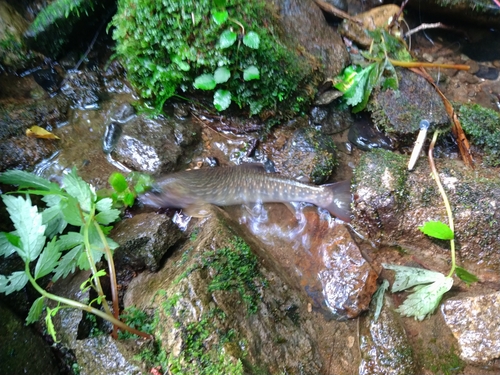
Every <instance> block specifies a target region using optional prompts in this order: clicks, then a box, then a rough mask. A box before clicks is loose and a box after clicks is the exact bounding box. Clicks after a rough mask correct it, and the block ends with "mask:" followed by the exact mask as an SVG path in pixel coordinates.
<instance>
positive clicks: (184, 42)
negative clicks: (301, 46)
mask: <svg viewBox="0 0 500 375" xmlns="http://www.w3.org/2000/svg"><path fill="white" fill-rule="evenodd" d="M221 3H222V5H219V6H218V7H217V6H216V5H215V4H221ZM224 11H227V13H228V18H227V19H226V20H225V21H224V22H222V23H220V24H219V23H217V22H216V21H215V20H214V19H215V17H214V14H218V13H217V12H224ZM275 17H276V16H275V12H274V10H273V9H272V8H271V5H270V4H268V3H267V2H263V1H251V2H244V1H239V0H228V1H227V2H225V1H218V2H212V1H209V0H201V1H198V2H192V1H187V0H180V1H179V0H175V1H174V0H164V1H160V0H155V1H149V0H148V1H146V0H119V2H118V11H117V14H116V15H115V17H114V19H113V22H112V24H113V25H114V26H115V30H114V32H113V38H114V39H115V40H116V42H117V46H116V55H117V56H118V57H119V58H120V60H121V61H122V63H123V64H124V66H125V68H126V69H127V76H128V79H129V80H130V81H131V83H132V84H133V85H134V86H135V88H136V89H137V90H138V92H139V94H140V95H141V97H142V98H144V99H145V100H146V101H147V102H148V104H149V105H151V106H152V107H153V108H154V109H155V111H156V112H161V110H162V107H163V104H164V103H165V101H166V100H167V99H168V98H170V97H172V96H173V95H176V94H185V93H188V94H193V93H195V92H196V93H204V92H203V91H201V90H196V89H195V88H194V86H193V83H194V81H195V79H196V78H197V77H200V76H202V75H207V76H205V77H214V73H215V71H216V69H218V68H221V69H222V70H224V71H225V73H226V74H225V75H226V76H225V77H219V76H215V77H214V80H213V82H212V83H211V85H209V87H208V88H207V87H206V88H205V89H207V90H209V91H208V92H209V93H210V96H212V95H213V93H212V91H213V90H217V91H216V93H215V95H214V99H215V96H216V95H217V94H218V93H219V94H220V93H221V92H225V93H227V92H229V93H230V101H231V102H232V103H236V104H237V105H238V106H239V107H240V108H244V109H245V110H246V111H248V113H249V114H250V115H254V114H258V113H261V112H263V111H265V113H266V117H273V116H278V117H284V116H291V115H293V114H294V113H296V112H299V111H301V110H302V109H303V108H305V106H306V105H307V104H308V103H309V102H310V101H311V99H312V97H313V95H314V94H315V89H314V87H315V86H316V83H317V80H318V77H317V74H318V73H317V68H318V66H317V61H316V60H315V59H314V58H312V57H310V56H309V55H307V54H306V53H300V52H298V51H297V50H296V49H293V48H296V46H294V47H293V48H289V47H287V46H285V45H284V44H283V42H280V40H279V39H278V36H279V35H280V34H281V32H282V31H281V30H279V28H278V27H277V26H275V25H276V24H277V23H276V18H275ZM228 30H232V31H233V32H234V33H235V34H232V38H234V37H236V38H237V39H236V40H235V41H234V43H233V44H231V45H227V44H226V45H224V43H222V44H221V40H222V39H220V38H221V35H222V34H223V33H227V32H228ZM250 32H252V33H255V34H256V35H257V36H258V39H259V43H257V44H254V45H253V46H252V47H249V46H248V43H246V42H245V37H246V36H248V35H249V33H250ZM255 34H254V35H255ZM226 41H227V39H226ZM228 44H229V43H228ZM252 66H253V67H256V68H257V69H258V71H259V76H260V78H258V79H252V80H248V77H245V75H244V71H245V69H247V68H249V67H252ZM228 73H229V77H228V76H227V74H228ZM226 79H227V80H226ZM219 109H220V108H219Z"/></svg>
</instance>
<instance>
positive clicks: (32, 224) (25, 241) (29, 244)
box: [2, 195, 45, 262]
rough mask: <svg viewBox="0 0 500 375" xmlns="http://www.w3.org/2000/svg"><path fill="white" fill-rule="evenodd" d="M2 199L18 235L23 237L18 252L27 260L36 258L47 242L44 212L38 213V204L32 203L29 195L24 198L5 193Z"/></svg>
mask: <svg viewBox="0 0 500 375" xmlns="http://www.w3.org/2000/svg"><path fill="white" fill-rule="evenodd" d="M2 199H3V201H4V203H5V206H6V207H7V212H8V213H9V215H10V219H11V220H12V223H13V224H14V227H15V228H16V230H17V235H18V236H19V238H20V239H21V246H20V247H19V248H18V249H17V253H18V254H19V256H20V257H21V258H22V259H23V260H24V261H25V262H30V261H32V260H35V259H36V258H37V257H38V255H40V251H42V248H43V245H44V244H45V236H44V233H45V226H44V225H43V224H42V214H40V213H38V210H37V207H36V206H32V205H31V200H30V198H29V196H27V197H26V199H24V198H23V197H13V196H10V195H3V196H2Z"/></svg>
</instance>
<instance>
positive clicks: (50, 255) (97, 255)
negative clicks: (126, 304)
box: [0, 169, 126, 341]
mask: <svg viewBox="0 0 500 375" xmlns="http://www.w3.org/2000/svg"><path fill="white" fill-rule="evenodd" d="M0 182H1V183H5V184H14V185H19V190H18V191H17V192H16V193H21V195H19V196H13V195H7V194H4V195H2V196H1V197H2V199H3V201H4V203H5V205H6V207H7V212H8V213H9V216H10V219H11V221H12V223H13V225H14V228H15V231H13V232H10V233H4V232H2V233H0V255H3V256H10V255H12V254H13V253H16V254H17V255H19V257H20V258H21V259H22V260H23V262H24V265H25V269H24V270H23V271H17V272H13V273H12V274H11V275H8V276H5V275H0V293H6V294H9V293H12V292H14V291H16V290H20V289H22V288H23V287H24V286H25V285H26V284H27V283H28V282H29V283H31V285H32V286H33V287H34V288H35V289H36V290H37V291H38V292H39V293H40V294H41V295H42V296H41V297H39V298H38V299H37V300H35V302H34V303H33V305H32V306H31V309H30V311H29V314H28V317H27V319H26V322H27V323H33V322H35V321H37V320H38V319H39V317H40V315H41V314H42V312H43V308H44V304H45V302H46V301H47V299H52V300H54V301H56V302H58V305H57V306H56V307H54V308H52V309H51V308H49V307H46V312H47V314H46V323H47V329H48V331H49V333H50V334H51V335H52V336H53V338H54V341H56V337H55V335H56V332H55V330H54V326H53V324H52V317H53V316H54V315H55V314H57V312H58V311H59V309H60V308H63V307H68V306H71V307H76V308H80V309H81V310H85V311H88V312H93V313H95V314H97V315H100V316H101V317H104V318H106V319H108V320H111V321H113V319H114V318H113V316H112V314H111V312H110V310H109V307H108V305H107V302H106V301H105V298H104V293H103V291H102V288H101V286H100V282H99V278H100V277H102V276H104V275H105V274H106V272H105V271H103V270H101V271H98V270H97V268H96V266H95V264H96V263H97V262H99V261H100V260H101V259H102V257H103V255H104V254H106V256H107V258H108V259H109V258H110V257H111V256H112V253H111V250H113V249H115V248H116V247H117V246H118V245H117V244H116V243H115V242H114V241H113V240H111V239H110V238H108V237H107V236H106V234H107V233H108V232H109V227H105V226H106V225H109V224H111V223H113V222H114V221H116V220H117V219H118V218H119V215H120V211H119V210H117V209H115V208H113V201H112V199H111V198H108V197H105V198H102V197H98V196H97V195H96V193H95V192H94V189H93V188H92V187H91V186H90V185H89V184H87V183H86V182H85V181H83V180H82V179H81V178H80V177H79V176H78V175H77V173H76V169H73V170H72V171H71V172H70V173H68V174H67V175H65V176H64V177H63V186H64V187H63V188H61V187H59V186H58V185H56V184H53V183H51V182H49V181H47V180H45V179H43V178H41V177H38V176H35V175H32V174H30V173H28V172H23V171H7V172H5V173H3V174H2V175H0ZM115 182H116V186H117V187H118V188H119V189H121V190H122V191H124V190H123V181H120V179H119V178H117V179H115ZM125 190H126V189H125ZM29 194H36V195H41V196H42V201H44V202H45V204H46V208H45V210H43V211H41V212H40V210H39V208H38V207H37V206H33V205H32V203H31V199H30V195H29ZM47 213H48V214H47ZM68 224H70V225H74V226H76V227H77V231H66V232H65V234H62V233H63V232H64V231H65V230H66V228H67V226H68ZM58 236H59V237H58ZM32 263H35V267H34V270H33V268H32V267H31V264H32ZM76 268H80V269H83V270H87V269H91V270H92V275H91V277H90V278H89V279H88V280H86V281H85V282H84V283H83V284H82V286H81V289H82V292H85V291H86V290H88V289H89V288H93V289H95V290H96V291H97V293H98V297H97V298H96V299H95V300H94V301H92V302H90V304H89V305H85V304H82V303H80V302H77V301H73V300H68V299H66V298H63V297H59V296H56V295H53V294H51V293H49V292H47V291H46V290H44V289H43V288H42V287H41V286H40V285H39V284H38V280H39V279H40V278H42V277H44V276H47V275H49V274H53V276H52V281H57V280H58V279H60V278H62V277H66V276H67V275H68V274H69V273H71V272H74V271H75V269H76ZM113 272H114V271H113ZM94 302H96V303H97V304H101V305H102V306H103V307H104V309H105V311H106V313H103V312H102V311H100V310H98V309H96V308H94V307H92V305H93V303H94ZM115 320H116V319H115ZM113 323H114V324H117V323H120V324H121V322H117V323H116V322H114V321H113ZM122 325H123V324H122Z"/></svg>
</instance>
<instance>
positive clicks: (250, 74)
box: [243, 65, 260, 81]
mask: <svg viewBox="0 0 500 375" xmlns="http://www.w3.org/2000/svg"><path fill="white" fill-rule="evenodd" d="M243 79H244V80H245V81H251V80H254V79H260V73H259V68H257V67H256V66H255V65H250V66H249V67H248V68H246V69H245V70H244V71H243Z"/></svg>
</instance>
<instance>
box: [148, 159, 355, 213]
mask: <svg viewBox="0 0 500 375" xmlns="http://www.w3.org/2000/svg"><path fill="white" fill-rule="evenodd" d="M140 200H141V201H142V202H143V203H144V204H145V205H149V206H154V207H172V208H189V207H196V206H201V205H203V204H207V203H209V204H214V205H217V206H231V205H237V204H245V203H267V202H282V203H288V202H307V203H312V204H314V205H316V206H318V207H321V208H324V209H326V210H328V211H329V212H330V213H331V214H332V215H334V216H336V217H338V218H340V219H342V220H344V221H350V204H351V194H350V184H349V182H348V181H343V182H338V183H335V184H329V185H322V186H317V185H310V184H305V183H302V182H299V181H296V180H292V179H289V178H286V177H283V176H280V175H279V174H276V173H266V172H265V171H264V170H263V168H258V167H255V166H253V165H250V166H245V165H243V166H236V167H226V168H223V167H217V168H206V169H195V170H190V171H184V172H177V173H172V174H169V175H166V176H164V177H161V178H159V179H157V180H156V182H155V184H154V185H153V189H152V190H151V191H149V192H147V193H145V194H144V195H143V196H142V197H141V198H140Z"/></svg>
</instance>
